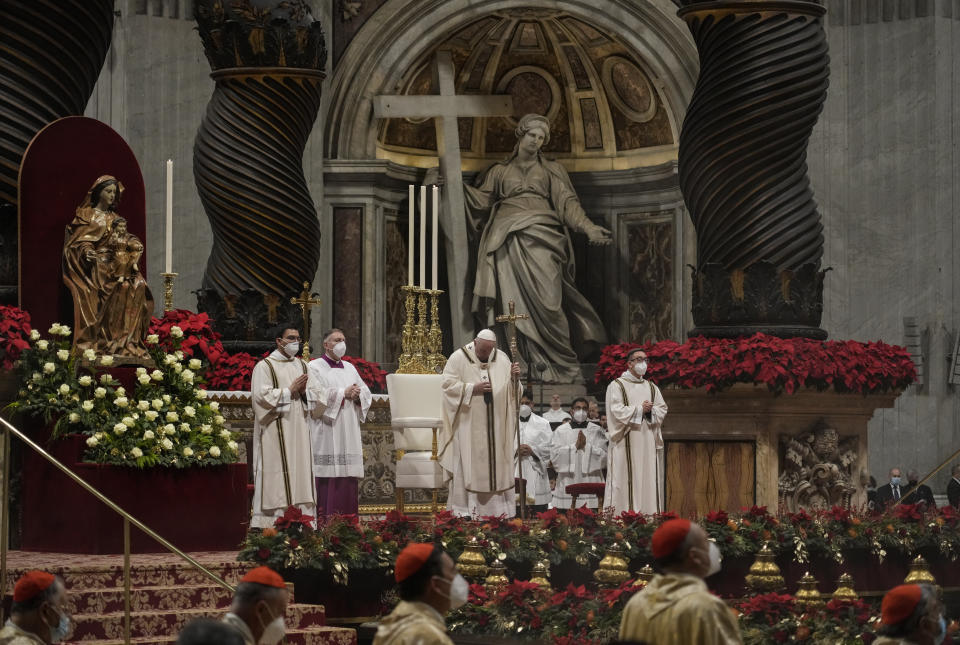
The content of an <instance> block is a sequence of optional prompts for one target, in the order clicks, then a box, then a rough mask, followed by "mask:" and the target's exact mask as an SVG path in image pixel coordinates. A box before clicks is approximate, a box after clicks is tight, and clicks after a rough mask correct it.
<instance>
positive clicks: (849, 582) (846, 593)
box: [833, 573, 857, 600]
mask: <svg viewBox="0 0 960 645" xmlns="http://www.w3.org/2000/svg"><path fill="white" fill-rule="evenodd" d="M833 599H834V600H856V599H857V592H856V591H854V589H853V576H851V575H850V574H849V573H845V574H843V575H842V576H840V578H839V579H838V580H837V590H836V591H834V592H833Z"/></svg>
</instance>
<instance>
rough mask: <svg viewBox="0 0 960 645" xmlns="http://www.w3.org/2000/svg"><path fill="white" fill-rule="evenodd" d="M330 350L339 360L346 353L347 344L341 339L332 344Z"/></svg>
mask: <svg viewBox="0 0 960 645" xmlns="http://www.w3.org/2000/svg"><path fill="white" fill-rule="evenodd" d="M330 351H331V352H333V355H334V356H336V357H337V360H340V359H341V358H343V357H344V356H346V354H347V344H346V343H345V342H343V341H342V340H341V341H340V342H339V343H337V344H336V345H334V346H333V348H332V349H331V350H330Z"/></svg>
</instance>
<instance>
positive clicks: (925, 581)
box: [903, 555, 937, 587]
mask: <svg viewBox="0 0 960 645" xmlns="http://www.w3.org/2000/svg"><path fill="white" fill-rule="evenodd" d="M903 583H904V584H908V585H932V586H934V587H936V586H937V579H936V578H934V577H933V574H932V573H930V566H929V565H928V564H927V561H926V560H925V559H924V557H923V556H922V555H918V556H917V557H915V558H914V559H913V560H911V561H910V572H909V573H908V574H907V577H906V578H904V579H903Z"/></svg>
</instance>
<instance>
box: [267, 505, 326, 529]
mask: <svg viewBox="0 0 960 645" xmlns="http://www.w3.org/2000/svg"><path fill="white" fill-rule="evenodd" d="M314 519H316V518H314V517H313V515H307V514H305V513H304V512H303V511H301V510H300V509H299V508H297V507H296V506H288V507H287V510H285V511H284V512H283V515H281V516H280V517H278V518H277V520H276V521H275V522H274V523H273V525H274V526H275V527H277V528H278V529H287V528H290V527H292V526H294V525H295V524H300V525H303V526H307V527H311V528H312V527H313V520H314Z"/></svg>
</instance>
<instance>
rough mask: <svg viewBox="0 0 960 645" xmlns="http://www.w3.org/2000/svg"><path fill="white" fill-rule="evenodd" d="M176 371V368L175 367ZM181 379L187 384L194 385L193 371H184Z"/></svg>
mask: <svg viewBox="0 0 960 645" xmlns="http://www.w3.org/2000/svg"><path fill="white" fill-rule="evenodd" d="M174 369H176V367H174ZM180 377H181V378H182V379H183V380H184V381H186V382H187V383H193V371H191V370H183V372H181V373H180Z"/></svg>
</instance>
